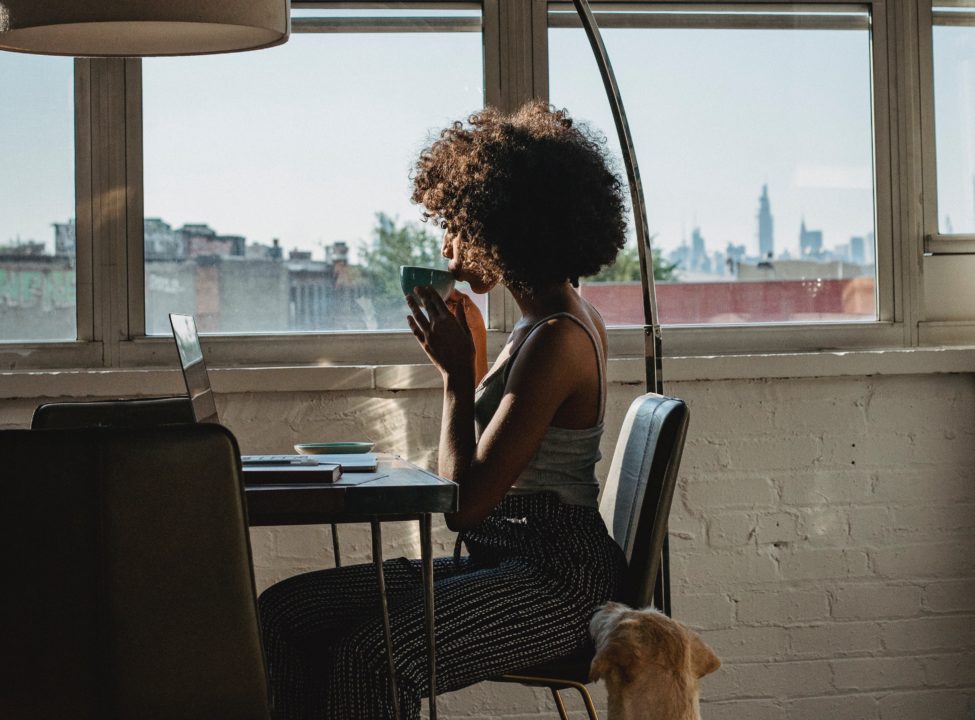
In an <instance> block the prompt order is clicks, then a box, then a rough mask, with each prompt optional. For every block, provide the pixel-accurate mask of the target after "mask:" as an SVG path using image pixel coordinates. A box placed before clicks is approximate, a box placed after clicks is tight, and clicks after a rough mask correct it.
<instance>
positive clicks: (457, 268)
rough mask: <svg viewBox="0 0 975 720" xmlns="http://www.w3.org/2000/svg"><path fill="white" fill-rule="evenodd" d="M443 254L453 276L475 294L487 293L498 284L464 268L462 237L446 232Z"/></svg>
mask: <svg viewBox="0 0 975 720" xmlns="http://www.w3.org/2000/svg"><path fill="white" fill-rule="evenodd" d="M441 254H442V255H443V256H444V257H445V258H447V260H448V261H449V262H448V263H447V269H448V270H449V271H450V272H451V273H453V276H454V277H455V278H457V279H458V280H461V281H463V282H466V283H467V284H468V285H470V286H471V290H473V291H474V292H476V293H478V294H480V293H486V292H488V291H489V290H491V289H492V288H493V287H494V286H495V285H497V284H498V281H497V280H491V281H488V280H485V279H484V278H482V277H481V276H480V275H479V274H477V273H475V272H474V271H473V270H470V269H468V268H467V267H465V266H464V243H463V242H462V241H461V239H460V235H458V234H456V233H452V232H451V231H450V230H444V235H443V248H442V249H441Z"/></svg>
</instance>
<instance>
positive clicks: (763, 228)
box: [758, 184, 775, 259]
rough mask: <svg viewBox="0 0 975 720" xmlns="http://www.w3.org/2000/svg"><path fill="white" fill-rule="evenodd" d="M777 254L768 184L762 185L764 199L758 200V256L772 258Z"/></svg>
mask: <svg viewBox="0 0 975 720" xmlns="http://www.w3.org/2000/svg"><path fill="white" fill-rule="evenodd" d="M774 252H775V239H774V237H773V231H772V209H771V208H770V206H769V201H768V184H765V185H762V197H760V198H759V199H758V254H759V256H760V257H761V258H763V259H764V258H770V257H772V256H773V254H774Z"/></svg>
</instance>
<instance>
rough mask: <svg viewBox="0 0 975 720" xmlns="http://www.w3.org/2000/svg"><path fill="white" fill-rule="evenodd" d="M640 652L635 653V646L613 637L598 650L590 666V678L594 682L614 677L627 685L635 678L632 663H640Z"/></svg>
mask: <svg viewBox="0 0 975 720" xmlns="http://www.w3.org/2000/svg"><path fill="white" fill-rule="evenodd" d="M639 660H640V653H639V651H637V652H636V653H634V648H633V647H631V646H629V645H628V644H626V643H621V642H619V641H618V640H617V639H615V638H612V639H610V640H609V641H608V642H606V643H604V644H603V646H602V647H601V648H599V650H598V651H597V652H596V657H594V658H593V659H592V665H590V666H589V679H590V680H592V681H593V682H596V681H597V680H605V681H606V682H609V680H610V678H613V679H614V680H616V681H617V682H619V683H620V684H621V685H626V684H627V683H629V682H630V681H631V680H632V679H633V673H632V667H631V666H632V664H633V663H634V662H636V663H639Z"/></svg>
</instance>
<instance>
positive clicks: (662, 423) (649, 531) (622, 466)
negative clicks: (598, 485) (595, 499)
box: [599, 393, 689, 607]
mask: <svg viewBox="0 0 975 720" xmlns="http://www.w3.org/2000/svg"><path fill="white" fill-rule="evenodd" d="M688 417H689V414H688V410H687V405H686V404H685V403H684V401H683V400H679V399H677V398H671V397H665V396H662V395H656V394H654V393H647V394H646V395H641V396H640V397H638V398H636V399H635V400H634V401H633V402H632V403H631V405H630V409H629V410H628V411H627V413H626V418H625V419H624V420H623V427H622V429H621V430H620V436H619V440H617V444H616V451H615V452H614V454H613V463H612V465H611V467H610V471H609V476H608V477H607V480H606V485H605V486H604V488H603V493H602V497H601V499H600V505H599V509H600V513H602V516H603V519H604V520H605V522H606V527H607V528H608V529H609V531H610V534H611V535H612V536H613V538H614V539H615V540H616V542H617V543H619V546H620V547H621V548H622V549H623V552H624V554H625V555H626V560H627V563H628V566H629V577H628V597H627V598H626V602H627V604H629V605H631V606H633V607H643V606H645V605H649V604H650V602H651V599H652V598H653V589H654V583H655V582H656V579H657V573H658V571H659V569H660V558H661V553H662V550H663V544H664V538H665V537H666V534H667V520H668V518H669V516H670V506H671V503H672V501H673V498H674V488H675V486H676V484H677V471H678V468H679V467H680V460H681V455H682V454H683V451H684V439H685V437H686V435H687V423H688Z"/></svg>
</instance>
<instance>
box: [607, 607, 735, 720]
mask: <svg viewBox="0 0 975 720" xmlns="http://www.w3.org/2000/svg"><path fill="white" fill-rule="evenodd" d="M589 631H590V633H591V634H592V638H593V642H594V643H595V644H596V656H595V657H594V658H593V661H592V666H591V668H590V671H589V673H590V677H591V678H592V679H593V680H599V679H603V680H605V682H606V685H607V688H608V690H609V693H610V715H611V718H612V716H614V715H615V716H616V717H619V718H651V717H652V718H661V720H663V719H666V720H677V719H680V720H683V719H684V718H696V717H699V712H698V682H697V681H698V680H699V679H700V678H702V677H704V676H705V675H708V674H709V673H713V672H714V671H715V670H717V669H718V668H719V667H720V666H721V661H720V660H718V657H717V656H716V655H715V654H714V652H713V651H712V650H711V648H709V647H708V646H707V645H706V644H705V643H704V641H703V640H701V638H700V637H699V636H698V635H697V633H695V632H694V631H693V630H691V629H690V628H688V627H686V626H685V625H682V624H681V623H679V622H677V621H676V620H672V619H670V618H669V617H667V616H666V615H663V614H662V613H659V612H657V611H656V610H653V609H651V608H647V609H645V610H632V609H630V608H628V607H626V606H625V605H620V604H619V603H613V602H610V603H607V604H606V605H604V606H603V607H602V608H600V610H599V611H598V612H597V613H596V614H595V616H593V619H592V622H591V623H590V624H589ZM614 707H615V708H616V712H615V713H614V712H613V710H614ZM627 707H629V708H631V710H629V711H628V710H627V709H626V708H627ZM641 708H642V709H641Z"/></svg>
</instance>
